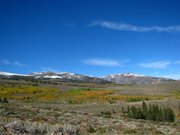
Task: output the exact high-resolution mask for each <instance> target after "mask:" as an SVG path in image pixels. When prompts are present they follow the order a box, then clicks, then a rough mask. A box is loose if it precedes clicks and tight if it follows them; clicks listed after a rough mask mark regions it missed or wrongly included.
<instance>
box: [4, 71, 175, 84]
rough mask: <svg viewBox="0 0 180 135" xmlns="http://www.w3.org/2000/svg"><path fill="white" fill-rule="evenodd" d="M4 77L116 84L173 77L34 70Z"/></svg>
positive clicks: (145, 81)
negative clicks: (98, 74)
mask: <svg viewBox="0 0 180 135" xmlns="http://www.w3.org/2000/svg"><path fill="white" fill-rule="evenodd" d="M0 77H1V78H2V77H3V78H13V77H31V78H34V79H41V80H43V79H45V80H47V79H48V80H50V81H54V80H55V81H80V82H94V83H110V82H111V83H116V84H153V83H161V82H167V81H171V80H172V79H168V78H161V77H152V76H144V75H142V74H134V73H125V74H111V75H106V76H103V77H93V76H87V75H81V74H75V73H69V72H60V73H54V72H34V73H32V74H16V73H8V72H0Z"/></svg>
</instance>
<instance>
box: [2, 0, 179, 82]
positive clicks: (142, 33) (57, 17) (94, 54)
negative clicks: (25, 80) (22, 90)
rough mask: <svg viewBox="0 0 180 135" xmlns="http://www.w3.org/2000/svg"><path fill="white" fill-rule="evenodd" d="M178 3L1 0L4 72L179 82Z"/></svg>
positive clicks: (155, 0)
mask: <svg viewBox="0 0 180 135" xmlns="http://www.w3.org/2000/svg"><path fill="white" fill-rule="evenodd" d="M179 5H180V1H179V0H6V1H4V0H1V1H0V71H7V72H15V73H31V72H39V71H55V72H61V71H62V72H64V71H67V72H75V73H80V74H87V75H94V76H102V75H107V74H112V73H127V72H132V73H140V74H145V75H152V76H163V77H171V78H176V79H180V72H179V71H180V70H179V69H180V53H179V52H180V17H179V16H180V8H179Z"/></svg>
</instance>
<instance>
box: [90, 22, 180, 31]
mask: <svg viewBox="0 0 180 135" xmlns="http://www.w3.org/2000/svg"><path fill="white" fill-rule="evenodd" d="M89 26H100V27H103V28H108V29H114V30H120V31H133V32H150V31H157V32H180V25H177V26H166V27H162V26H150V27H149V26H136V25H131V24H127V23H115V22H110V21H96V22H93V23H92V24H90V25H89Z"/></svg>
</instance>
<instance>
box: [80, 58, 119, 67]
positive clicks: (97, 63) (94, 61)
mask: <svg viewBox="0 0 180 135" xmlns="http://www.w3.org/2000/svg"><path fill="white" fill-rule="evenodd" d="M82 62H83V63H85V64H87V65H93V66H107V67H116V66H122V64H121V63H119V62H118V61H116V60H109V59H97V58H95V59H86V60H82Z"/></svg>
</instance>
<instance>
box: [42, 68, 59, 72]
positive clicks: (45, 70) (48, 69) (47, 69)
mask: <svg viewBox="0 0 180 135" xmlns="http://www.w3.org/2000/svg"><path fill="white" fill-rule="evenodd" d="M41 70H42V71H43V72H55V73H58V72H59V71H58V70H56V69H53V68H50V67H41Z"/></svg>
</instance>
